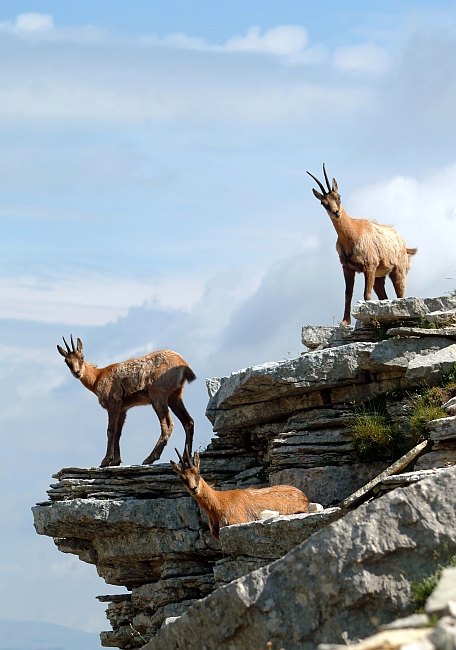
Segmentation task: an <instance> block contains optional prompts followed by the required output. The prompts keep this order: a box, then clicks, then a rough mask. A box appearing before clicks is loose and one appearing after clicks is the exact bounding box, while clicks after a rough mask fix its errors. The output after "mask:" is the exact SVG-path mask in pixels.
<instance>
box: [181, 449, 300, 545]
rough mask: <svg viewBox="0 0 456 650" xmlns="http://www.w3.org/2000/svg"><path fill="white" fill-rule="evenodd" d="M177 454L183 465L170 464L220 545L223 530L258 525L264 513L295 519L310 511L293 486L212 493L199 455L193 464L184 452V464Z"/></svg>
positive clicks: (186, 450)
mask: <svg viewBox="0 0 456 650" xmlns="http://www.w3.org/2000/svg"><path fill="white" fill-rule="evenodd" d="M176 453H177V455H178V456H179V460H180V464H179V465H178V464H177V463H175V462H174V461H172V460H171V461H170V463H171V467H172V468H173V471H174V472H175V473H176V474H178V476H179V477H180V479H181V481H182V482H183V484H184V485H185V487H186V488H187V491H188V492H189V493H190V494H191V495H192V497H193V498H194V499H195V501H196V502H197V503H198V505H199V506H200V508H202V510H204V512H205V513H206V514H207V516H208V517H209V528H210V529H211V533H212V535H213V536H214V537H215V539H216V540H218V541H220V536H219V531H220V528H223V527H224V526H231V525H232V524H245V523H247V522H248V521H256V520H258V519H259V518H260V513H261V512H263V510H275V511H277V512H279V513H280V514H281V515H295V514H298V513H300V512H307V510H308V507H309V499H308V498H307V497H306V495H305V494H304V492H301V490H298V488H295V487H292V486H291V485H274V486H273V487H268V488H247V489H244V490H224V491H218V490H213V489H212V488H211V487H210V486H209V485H208V484H207V483H206V481H205V480H204V479H203V477H202V476H201V474H200V471H199V468H200V457H199V454H198V452H197V451H195V453H194V454H193V462H192V459H191V455H190V452H189V449H188V448H186V449H185V456H186V459H185V460H184V458H182V456H181V455H180V453H179V452H178V451H177V449H176Z"/></svg>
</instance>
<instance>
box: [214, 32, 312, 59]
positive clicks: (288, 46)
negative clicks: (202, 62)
mask: <svg viewBox="0 0 456 650" xmlns="http://www.w3.org/2000/svg"><path fill="white" fill-rule="evenodd" d="M308 40H309V38H308V36H307V31H306V30H305V29H304V28H303V27H299V26H298V25H280V26H279V27H274V28H273V29H269V30H268V31H266V32H265V33H264V34H263V35H262V34H261V31H260V28H259V27H251V28H250V29H249V30H248V31H247V34H246V35H245V36H234V37H233V38H230V39H229V40H228V42H227V43H226V45H225V46H224V47H223V48H221V49H223V50H227V51H232V52H261V53H265V52H267V53H268V54H275V55H276V56H288V55H290V54H297V53H299V52H302V51H303V50H304V48H305V47H306V45H307V43H308Z"/></svg>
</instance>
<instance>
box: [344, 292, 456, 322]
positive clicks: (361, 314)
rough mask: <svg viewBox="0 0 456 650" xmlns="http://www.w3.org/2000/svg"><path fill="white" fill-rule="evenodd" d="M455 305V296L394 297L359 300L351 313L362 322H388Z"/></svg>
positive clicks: (414, 318) (447, 308) (442, 309)
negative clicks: (391, 298) (389, 298)
mask: <svg viewBox="0 0 456 650" xmlns="http://www.w3.org/2000/svg"><path fill="white" fill-rule="evenodd" d="M455 307H456V296H440V297H439V298H396V299H395V300H366V301H361V300H360V301H359V302H357V303H356V305H355V306H354V307H353V311H352V315H353V316H354V317H355V318H356V319H357V320H360V321H361V322H362V323H365V324H368V323H372V322H374V321H377V322H378V323H389V322H392V321H395V320H407V319H408V320H416V319H418V318H420V317H422V316H424V315H425V314H428V313H429V312H432V311H448V310H450V309H454V308H455Z"/></svg>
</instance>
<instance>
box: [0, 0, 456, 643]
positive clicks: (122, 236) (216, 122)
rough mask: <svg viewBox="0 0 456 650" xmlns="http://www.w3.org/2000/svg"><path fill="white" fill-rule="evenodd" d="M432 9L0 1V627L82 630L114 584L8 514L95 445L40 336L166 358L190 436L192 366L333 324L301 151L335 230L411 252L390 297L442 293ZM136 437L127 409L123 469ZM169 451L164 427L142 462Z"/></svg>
mask: <svg viewBox="0 0 456 650" xmlns="http://www.w3.org/2000/svg"><path fill="white" fill-rule="evenodd" d="M455 16H456V13H455V2H443V1H440V2H435V1H434V2H432V3H431V2H416V3H412V2H400V1H395V2H366V1H364V2H361V1H354V0H353V1H351V2H344V3H340V2H339V3H336V2H329V1H328V2H325V1H323V2H319V3H310V2H302V0H301V1H300V2H298V1H296V2H293V1H285V2H283V1H282V2H278V1H277V2H275V1H274V2H273V1H259V0H258V1H257V2H253V1H249V0H243V1H242V2H241V1H240V0H239V1H237V0H236V1H231V2H223V3H221V2H214V1H211V2H192V3H189V2H184V1H182V2H172V1H171V2H166V3H165V2H160V3H158V2H140V1H135V0H130V1H129V2H128V3H127V2H118V1H113V0H109V2H108V1H106V2H100V1H97V2H92V3H85V2H65V3H62V2H41V1H40V2H19V1H18V2H15V1H10V2H8V3H7V6H6V7H2V10H1V13H0V60H1V61H2V65H1V66H0V382H1V387H2V389H1V391H0V395H1V397H0V399H1V405H0V436H1V442H2V445H3V458H4V460H3V464H2V471H1V474H0V481H1V485H2V493H3V495H7V498H4V499H2V505H1V506H0V507H1V511H0V516H1V517H2V522H3V527H2V538H1V542H0V543H1V553H2V564H1V566H0V571H1V573H0V575H1V577H2V584H10V585H14V588H10V589H9V591H8V592H7V593H6V592H5V593H3V594H1V596H0V597H1V598H2V604H1V606H2V615H3V617H4V618H10V619H15V620H20V619H29V620H35V621H41V622H48V623H57V624H62V625H67V626H69V627H74V628H77V629H81V630H85V631H97V630H100V629H102V628H106V625H107V623H106V622H104V613H103V607H102V606H101V605H100V604H98V603H97V602H96V601H95V600H94V596H95V595H97V594H101V593H110V592H114V591H116V590H115V588H113V587H109V586H106V585H104V584H103V582H102V581H101V580H100V579H99V578H97V576H96V575H95V573H96V572H95V569H94V568H93V567H90V566H87V565H84V564H82V563H81V562H79V560H77V559H76V558H73V557H71V556H66V555H62V554H58V552H57V550H56V549H55V548H54V546H53V543H52V540H49V539H42V538H39V537H38V536H36V535H35V534H34V531H33V528H32V524H31V516H30V511H29V508H30V506H31V505H33V503H34V502H35V501H40V500H43V499H44V498H45V490H46V489H47V486H48V484H49V483H50V482H51V480H52V479H51V474H52V473H53V472H55V471H57V470H58V469H60V467H63V466H68V465H80V466H82V467H86V466H91V465H98V463H99V462H100V460H101V459H102V457H103V455H104V451H105V449H104V446H105V430H106V414H105V412H104V411H103V410H102V409H101V407H100V406H99V405H98V404H97V402H96V399H95V397H94V396H93V395H91V394H90V393H89V392H88V391H86V390H85V389H84V388H83V387H82V385H81V384H80V383H79V382H77V381H76V380H75V379H73V378H72V377H71V376H70V374H69V373H68V370H67V369H66V367H65V365H64V364H63V362H62V359H61V357H60V356H59V355H58V353H57V351H56V349H55V346H56V344H57V343H58V342H59V340H60V337H61V336H62V335H65V336H68V335H69V334H70V333H73V335H75V336H80V337H81V338H82V339H83V342H84V351H85V354H86V358H87V359H88V360H90V361H93V362H95V363H98V365H100V366H101V365H104V364H107V363H110V362H113V361H120V360H123V359H125V358H127V357H129V356H133V355H139V354H144V353H145V352H147V351H149V350H151V349H157V348H159V347H170V348H172V349H174V350H176V351H178V352H180V353H181V354H182V355H183V356H184V357H185V358H186V359H187V361H188V362H189V364H190V365H191V366H192V368H193V369H194V371H195V373H196V374H197V376H198V381H197V382H195V383H194V384H192V385H191V386H188V387H187V389H186V394H185V401H186V404H187V406H188V409H189V411H190V412H191V414H192V416H193V417H194V419H195V421H196V447H198V446H199V445H203V444H204V443H205V442H207V441H208V440H209V438H210V435H211V429H210V426H209V423H208V422H207V420H206V419H205V417H204V409H205V405H206V401H207V395H206V389H205V386H204V378H205V377H212V376H218V375H223V374H227V373H229V372H231V371H233V370H236V369H238V368H241V367H245V366H247V365H250V364H254V363H262V362H266V361H272V360H278V359H281V358H284V357H290V356H297V355H298V354H300V352H301V351H302V346H301V344H300V328H301V326H302V325H304V324H308V323H313V324H323V325H325V324H332V323H333V322H338V321H339V320H340V319H341V318H342V309H343V307H342V304H343V291H344V286H343V277H342V272H341V269H340V264H339V262H338V258H337V254H336V252H335V248H334V247H335V240H336V235H335V232H334V229H333V227H332V225H331V223H330V222H329V219H328V217H327V215H326V213H325V212H324V210H323V209H322V208H321V206H320V205H319V204H318V202H317V201H316V200H315V198H314V197H313V195H312V191H311V189H312V186H313V183H312V181H311V179H310V178H309V177H308V176H307V174H306V170H309V171H311V172H312V173H313V174H316V175H317V176H318V175H321V165H322V163H323V162H325V163H326V165H327V168H328V171H329V173H330V174H331V175H332V176H335V177H336V178H337V181H338V183H339V188H340V192H341V195H342V200H343V204H344V206H345V207H346V209H347V211H348V213H349V214H350V215H351V216H352V217H358V218H370V219H375V220H377V221H379V222H380V223H392V224H393V225H394V226H395V227H397V229H398V230H399V231H400V232H401V234H402V235H403V236H404V238H405V240H406V242H407V245H408V246H410V247H415V246H417V247H418V249H419V252H418V255H417V256H416V257H415V258H414V261H413V268H412V270H411V272H410V274H409V282H408V290H407V293H408V295H441V294H443V293H445V292H447V291H450V290H452V289H453V287H454V285H455V280H454V278H456V268H455V267H456V263H455V258H454V241H455V235H456V232H455V230H456V154H455V151H456V147H455V145H456V133H455V128H454V115H455V108H456V107H455V103H456V65H455V56H456V55H455V52H456V48H455V45H456V42H455V41H456V37H455V36H454V33H455V30H454V27H455V22H456V21H455ZM388 289H389V294H390V295H391V296H392V295H393V293H392V288H391V285H389V287H388ZM361 292H362V281H361V278H359V279H358V281H357V285H356V297H357V298H360V297H361ZM157 436H158V421H157V419H156V417H155V415H154V414H153V413H152V411H151V409H136V410H133V411H132V412H131V413H130V414H129V417H128V420H127V424H126V426H125V432H124V435H123V439H122V452H123V460H124V462H126V463H137V462H140V461H141V460H142V459H143V458H144V457H145V456H147V455H148V453H149V452H150V450H151V448H152V446H153V444H154V442H155V440H156V437H157ZM182 440H183V436H182V432H181V427H180V425H179V424H177V425H176V429H175V432H174V434H173V440H172V443H173V444H172V445H170V449H169V450H168V449H167V450H166V451H165V452H164V454H163V457H162V459H163V460H164V461H167V460H169V459H170V458H172V456H173V452H172V449H173V447H174V446H175V445H180V444H181V443H182ZM0 648H1V646H0Z"/></svg>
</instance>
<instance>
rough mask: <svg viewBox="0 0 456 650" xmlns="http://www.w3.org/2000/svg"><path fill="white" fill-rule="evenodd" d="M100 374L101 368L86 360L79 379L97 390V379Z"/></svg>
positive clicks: (90, 388) (92, 389) (86, 385)
mask: <svg viewBox="0 0 456 650" xmlns="http://www.w3.org/2000/svg"><path fill="white" fill-rule="evenodd" d="M99 376H100V368H95V366H92V364H91V363H87V361H84V366H83V373H82V377H80V379H79V381H80V382H81V383H82V384H83V385H84V386H85V387H86V388H88V389H89V390H91V391H92V392H95V387H96V383H97V380H98V378H99Z"/></svg>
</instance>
